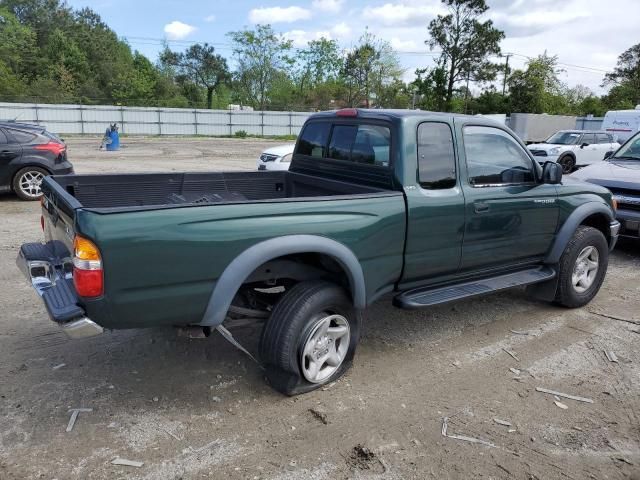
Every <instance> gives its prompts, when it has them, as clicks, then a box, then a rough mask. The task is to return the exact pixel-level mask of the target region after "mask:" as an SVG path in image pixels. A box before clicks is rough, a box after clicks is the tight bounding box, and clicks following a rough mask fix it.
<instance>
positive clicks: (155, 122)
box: [0, 103, 310, 136]
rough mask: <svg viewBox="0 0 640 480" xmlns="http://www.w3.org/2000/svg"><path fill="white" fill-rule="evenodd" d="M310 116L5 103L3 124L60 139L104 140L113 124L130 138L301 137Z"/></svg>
mask: <svg viewBox="0 0 640 480" xmlns="http://www.w3.org/2000/svg"><path fill="white" fill-rule="evenodd" d="M309 115H310V113H308V112H249V111H240V110H203V109H187V108H155V107H153V108H146V107H119V106H107V105H50V104H35V103H0V120H14V119H15V120H16V121H19V122H26V123H37V124H40V125H43V126H45V127H46V128H47V130H50V131H51V132H55V133H64V134H76V133H77V134H102V133H104V131H105V129H106V128H107V127H108V126H109V124H111V123H117V124H118V126H119V127H120V133H124V134H128V135H218V136H221V135H235V133H236V132H238V131H241V130H242V131H245V132H247V133H248V134H250V135H266V136H270V135H297V134H298V133H299V132H300V128H301V127H302V125H303V123H304V121H305V120H306V119H307V117H308V116H309Z"/></svg>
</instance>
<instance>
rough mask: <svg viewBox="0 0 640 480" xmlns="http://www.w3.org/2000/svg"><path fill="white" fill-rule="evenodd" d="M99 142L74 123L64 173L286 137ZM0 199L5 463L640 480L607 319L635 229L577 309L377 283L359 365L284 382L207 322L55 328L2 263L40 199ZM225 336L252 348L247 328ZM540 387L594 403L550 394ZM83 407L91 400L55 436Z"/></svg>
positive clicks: (249, 149) (247, 159)
mask: <svg viewBox="0 0 640 480" xmlns="http://www.w3.org/2000/svg"><path fill="white" fill-rule="evenodd" d="M98 143H99V139H79V138H71V139H69V155H70V158H71V160H72V161H73V162H74V164H75V166H76V170H77V172H79V173H88V172H113V171H127V172H132V171H173V170H177V171H180V170H223V169H251V168H255V167H254V159H255V157H256V156H257V155H258V154H259V153H260V151H261V150H262V149H263V148H264V147H266V146H268V145H273V144H278V143H282V142H270V141H264V140H253V139H247V140H236V139H175V138H174V139H172V138H162V139H156V138H153V139H151V138H149V139H134V138H125V139H124V141H123V143H124V144H125V148H123V149H122V150H121V151H120V152H118V153H115V154H111V153H106V152H98V151H97V148H96V147H97V145H98ZM0 212H1V214H2V218H3V222H2V223H1V224H0V238H1V241H0V280H1V281H2V288H1V289H0V307H1V310H0V322H1V323H0V479H3V480H5V479H40V478H44V479H59V480H62V479H65V480H66V479H117V478H127V479H129V478H133V479H171V480H173V479H192V478H225V479H245V478H248V479H279V480H294V479H325V478H326V479H352V478H353V479H403V478H407V479H414V478H415V479H424V478H436V479H454V478H465V479H466V478H493V479H501V478H505V479H506V478H517V479H552V478H569V479H576V480H577V479H586V478H594V479H604V478H607V479H625V478H629V479H640V395H639V394H640V349H639V348H638V345H639V342H640V333H639V332H640V324H633V323H629V322H628V321H621V320H616V319H613V318H608V317H606V316H604V315H608V316H610V317H617V318H618V319H627V320H634V321H636V322H639V323H640V308H639V307H640V296H639V293H640V282H638V277H639V275H638V272H639V271H640V270H639V268H640V245H639V244H638V243H634V242H622V243H621V245H620V247H619V248H617V249H616V251H615V252H614V253H613V255H612V257H611V260H610V267H609V273H608V275H607V278H606V281H605V284H604V286H603V289H602V290H601V292H600V294H599V295H598V296H597V297H596V299H595V300H594V301H593V302H592V303H591V304H590V305H588V306H587V307H585V308H581V309H576V310H565V309H561V308H557V307H554V306H550V305H547V304H544V303H540V302H535V301H532V300H529V299H527V298H526V297H525V295H524V294H523V292H522V291H519V290H516V291H511V292H507V293H502V294H497V295H492V296H488V297H484V298H480V299H476V300H469V301H463V302H459V303H457V304H452V305H443V306H439V307H437V308H431V309H429V310H424V311H414V312H405V311H401V310H397V309H394V308H393V307H392V306H391V305H390V298H383V299H382V300H381V301H379V302H378V303H377V304H376V305H374V306H373V307H372V308H371V309H370V311H369V312H368V318H367V320H366V327H365V334H364V338H363V339H362V342H361V346H360V348H359V351H358V354H357V356H356V359H355V362H354V368H353V369H352V370H351V371H350V372H349V373H348V374H347V375H346V376H345V377H343V378H342V379H341V380H340V381H338V382H337V383H335V384H334V385H331V386H329V387H327V388H325V389H323V390H320V391H316V392H312V393H310V394H307V395H303V396H300V397H296V398H286V397H283V396H281V395H279V394H277V393H275V392H274V391H272V390H271V389H270V388H269V387H268V386H267V385H266V384H265V383H264V381H263V375H262V373H261V370H260V369H259V368H258V366H257V365H255V364H254V363H252V362H251V360H249V359H248V358H247V357H245V356H244V355H243V354H242V353H240V352H238V351H237V350H235V349H234V348H233V347H231V346H230V345H229V344H227V343H226V342H225V341H224V340H223V339H222V338H220V337H219V336H218V335H212V336H211V337H210V338H208V339H204V340H194V339H186V338H181V337H177V336H176V335H175V334H174V333H173V332H172V331H170V330H155V331H152V330H136V331H117V332H113V333H107V334H105V335H102V336H100V337H95V338H92V339H86V340H82V341H79V340H76V341H71V340H68V339H67V338H66V337H65V336H64V335H63V334H62V333H61V332H60V331H59V330H58V329H57V328H56V327H55V325H53V324H52V322H50V321H49V320H48V319H47V315H46V312H45V310H44V307H43V305H42V303H41V302H40V301H39V299H38V298H37V297H36V294H35V293H34V292H33V291H32V289H31V287H30V286H28V285H27V284H26V282H25V281H24V279H23V278H22V277H21V275H20V273H19V272H18V270H17V268H16V267H15V264H14V260H15V256H16V251H17V248H18V247H19V245H20V244H21V243H23V242H27V241H38V240H40V239H41V231H40V227H39V207H38V205H37V203H28V202H20V201H18V200H17V199H16V198H15V197H13V196H9V195H4V196H0ZM237 333H238V336H239V337H240V338H241V339H242V340H243V341H244V342H246V343H247V344H248V345H249V346H250V347H255V344H256V341H257V334H258V332H257V330H252V329H245V330H242V331H238V332H237ZM605 350H607V351H613V352H614V353H615V355H616V356H617V359H618V362H617V363H615V362H610V361H609V360H608V359H607V357H606V355H605V353H604V352H605ZM507 351H509V352H511V353H513V354H514V355H515V356H516V357H517V359H516V358H513V357H512V356H510V355H509V354H508V353H507ZM510 369H514V371H512V370H510ZM536 387H544V388H548V389H553V390H556V391H560V392H565V393H568V394H573V395H578V396H581V397H588V398H590V399H592V400H593V403H584V402H578V401H575V400H570V399H566V398H560V399H559V405H562V406H566V407H567V408H562V407H561V406H557V404H556V403H555V402H557V401H558V400H556V399H554V397H553V395H547V394H544V393H540V392H537V391H536ZM80 407H82V408H91V409H93V411H92V412H90V413H81V414H80V416H79V417H78V421H77V423H76V424H75V427H74V429H73V431H72V432H70V433H66V432H65V428H66V426H67V422H68V419H69V413H68V410H69V409H71V408H80ZM444 417H448V419H449V420H448V428H447V434H448V435H450V436H458V438H452V437H445V436H443V435H442V423H443V418H444ZM495 419H498V420H501V421H506V422H509V423H510V424H511V425H510V426H506V425H503V424H501V423H503V422H496V420H495ZM460 436H466V437H472V438H475V439H480V440H482V441H484V442H486V443H472V442H469V441H466V440H464V439H463V438H464V437H463V438H460ZM116 457H121V458H125V459H129V460H135V461H140V462H144V464H143V466H142V467H140V468H136V467H127V466H116V465H112V464H111V461H112V460H113V459H114V458H116Z"/></svg>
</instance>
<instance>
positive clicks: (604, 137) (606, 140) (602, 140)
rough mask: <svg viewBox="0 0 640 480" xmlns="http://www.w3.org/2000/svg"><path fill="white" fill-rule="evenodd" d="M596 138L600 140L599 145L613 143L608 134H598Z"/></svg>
mask: <svg viewBox="0 0 640 480" xmlns="http://www.w3.org/2000/svg"><path fill="white" fill-rule="evenodd" d="M596 137H597V139H598V143H611V140H610V139H609V135H607V134H606V133H598V134H597V135H596Z"/></svg>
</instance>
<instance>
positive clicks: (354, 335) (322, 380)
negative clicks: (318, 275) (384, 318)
mask: <svg viewBox="0 0 640 480" xmlns="http://www.w3.org/2000/svg"><path fill="white" fill-rule="evenodd" d="M360 324H361V321H360V314H359V312H358V311H357V310H356V309H355V308H354V307H353V304H352V302H351V299H350V298H349V296H348V295H347V293H346V292H345V291H344V289H342V288H341V287H340V286H339V285H336V284H333V283H330V282H326V281H308V282H301V283H299V284H297V285H295V286H294V287H293V288H291V289H290V290H289V291H288V292H286V293H285V294H284V296H283V297H282V298H281V299H280V301H279V302H278V303H277V304H276V306H275V308H274V309H273V312H272V313H271V317H270V318H269V320H268V321H267V324H266V325H265V328H264V330H263V332H262V338H261V339H260V356H261V358H262V361H263V363H264V364H265V366H266V369H267V378H268V380H269V382H270V383H271V385H272V386H273V387H274V388H275V389H276V390H278V391H279V392H281V393H284V394H285V395H297V394H300V393H305V392H308V391H311V390H314V389H316V388H318V387H320V386H322V385H324V384H327V383H329V382H332V381H334V380H336V379H337V378H339V377H340V376H341V375H342V374H343V373H344V372H345V371H347V369H348V368H349V367H350V366H351V361H352V359H353V355H354V353H355V349H356V345H357V343H358V339H359V336H360Z"/></svg>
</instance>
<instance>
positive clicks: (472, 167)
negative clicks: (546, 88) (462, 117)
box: [463, 126, 535, 187]
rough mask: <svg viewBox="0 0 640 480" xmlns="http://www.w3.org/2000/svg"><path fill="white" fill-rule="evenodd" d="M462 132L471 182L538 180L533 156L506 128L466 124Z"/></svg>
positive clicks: (480, 184)
mask: <svg viewBox="0 0 640 480" xmlns="http://www.w3.org/2000/svg"><path fill="white" fill-rule="evenodd" d="M463 135H464V149H465V154H466V157H467V171H468V176H469V182H470V183H471V185H473V186H475V187H483V186H494V185H496V186H497V185H511V184H521V183H532V182H534V181H535V173H534V170H533V163H532V160H531V158H529V155H527V153H526V152H525V151H524V149H523V148H522V147H521V146H520V144H519V143H518V142H516V140H515V139H514V138H513V137H512V136H511V135H509V134H508V133H507V132H505V131H504V130H501V129H499V128H494V127H480V126H467V127H464V129H463Z"/></svg>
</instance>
